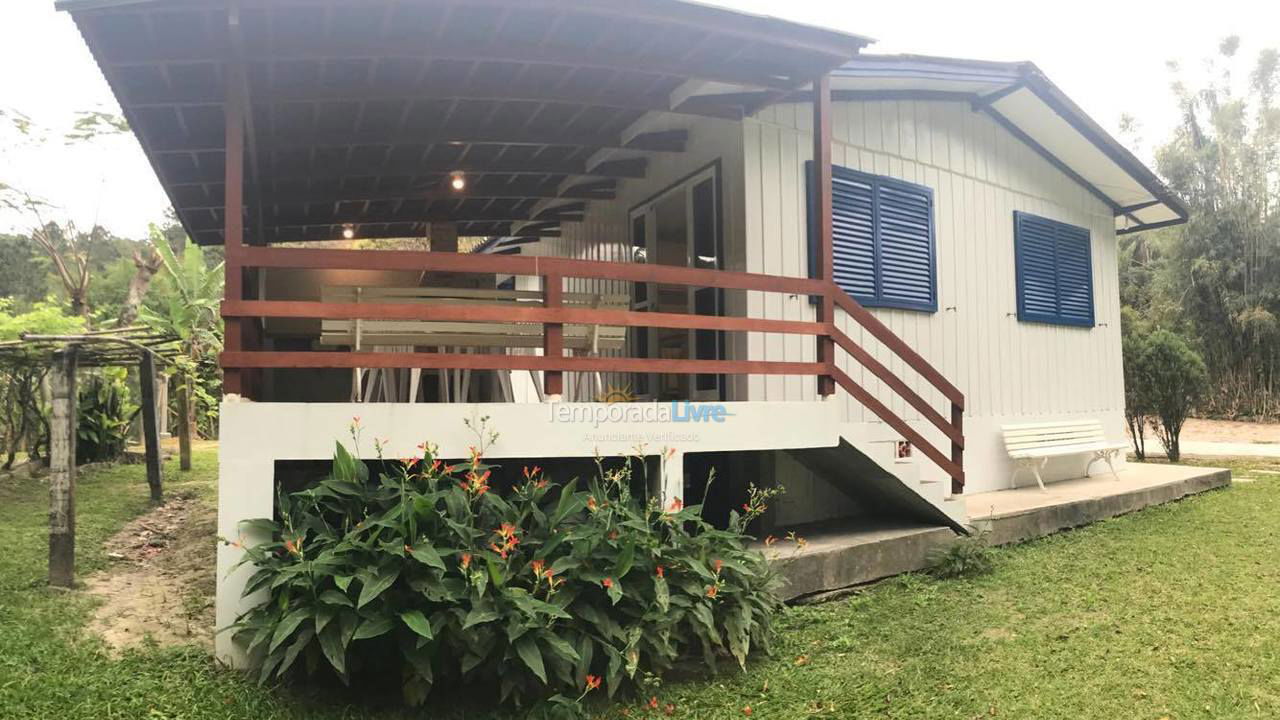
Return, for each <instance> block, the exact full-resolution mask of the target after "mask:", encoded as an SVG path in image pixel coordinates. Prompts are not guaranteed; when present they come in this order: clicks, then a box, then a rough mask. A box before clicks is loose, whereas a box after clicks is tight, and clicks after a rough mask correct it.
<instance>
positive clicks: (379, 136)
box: [151, 128, 688, 154]
mask: <svg viewBox="0 0 1280 720" xmlns="http://www.w3.org/2000/svg"><path fill="white" fill-rule="evenodd" d="M259 139H260V140H263V141H264V142H263V143H262V145H261V147H260V149H261V151H263V152H271V151H273V150H288V149H295V150H297V149H308V148H319V147H339V148H341V147H357V146H359V147H364V146H396V145H415V146H428V145H438V144H450V145H453V144H457V145H467V144H483V145H542V146H555V147H587V148H611V149H616V150H643V151H646V152H684V148H685V142H686V141H687V140H688V133H687V131H685V130H663V131H659V132H653V133H643V134H640V135H637V136H635V137H633V138H631V139H630V140H627V141H625V142H624V141H623V140H622V139H621V138H620V137H619V136H618V135H615V134H604V133H598V134H592V133H583V132H575V131H573V130H571V129H568V128H555V129H536V128H522V129H519V130H495V129H465V128H463V129H457V128H455V129H447V128H446V129H441V128H432V129H424V130H408V131H400V132H394V133H387V132H370V131H351V132H340V131H324V132H301V131H299V132H293V133H290V134H288V135H283V136H282V135H267V136H265V137H260V138H259ZM221 150H223V144H222V142H221V141H219V140H217V139H215V138H207V139H203V140H201V139H193V138H184V139H179V140H169V141H168V142H160V141H158V140H157V139H154V138H153V139H152V142H151V151H152V152H153V153H155V154H173V153H179V154H181V153H192V152H210V151H221Z"/></svg>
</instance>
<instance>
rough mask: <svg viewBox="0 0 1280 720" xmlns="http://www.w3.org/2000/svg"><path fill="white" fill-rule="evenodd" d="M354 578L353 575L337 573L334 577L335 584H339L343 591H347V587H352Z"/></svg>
mask: <svg viewBox="0 0 1280 720" xmlns="http://www.w3.org/2000/svg"><path fill="white" fill-rule="evenodd" d="M352 579H353V577H352V576H351V575H336V576H334V578H333V584H334V585H337V586H338V589H339V590H341V591H342V592H346V591H347V588H349V587H351V581H352Z"/></svg>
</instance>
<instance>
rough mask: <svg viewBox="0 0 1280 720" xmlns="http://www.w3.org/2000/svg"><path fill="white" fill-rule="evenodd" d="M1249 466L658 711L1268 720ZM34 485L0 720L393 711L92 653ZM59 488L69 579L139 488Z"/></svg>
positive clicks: (912, 590)
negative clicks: (1215, 485) (64, 502)
mask: <svg viewBox="0 0 1280 720" xmlns="http://www.w3.org/2000/svg"><path fill="white" fill-rule="evenodd" d="M196 461H197V469H196V471H195V472H193V473H191V474H189V475H187V476H179V477H178V482H171V483H170V485H169V487H170V489H171V490H179V489H186V490H188V491H194V492H199V493H204V494H208V493H211V488H212V479H213V476H214V462H215V457H214V454H213V452H212V451H210V450H205V451H202V452H200V453H198V454H197V457H196ZM1270 467H1273V466H1272V465H1270V464H1268V463H1266V462H1262V461H1251V462H1244V461H1242V462H1238V463H1233V469H1234V470H1235V471H1236V473H1237V477H1244V478H1249V477H1253V478H1256V481H1255V482H1244V483H1240V484H1239V485H1237V486H1236V487H1233V488H1231V489H1229V490H1224V491H1218V492H1213V493H1209V494H1207V495H1204V496H1201V497H1198V498H1195V499H1191V500H1187V501H1184V502H1181V503H1176V504H1173V505H1168V506H1164V507H1160V508H1154V509H1151V510H1147V511H1144V512H1142V513H1139V514H1135V515H1132V516H1129V517H1124V518H1119V519H1115V520H1111V521H1108V522H1104V523H1100V524H1098V525H1095V526H1092V527H1090V528H1087V529H1084V530H1079V531H1076V532H1070V533H1065V534H1062V535H1058V536H1055V537H1052V538H1048V539H1045V540H1041V541H1037V542H1034V543H1029V544H1026V545H1022V546H1018V547H1013V548H1005V549H1000V550H998V551H997V560H998V564H997V568H996V570H995V572H993V573H992V574H990V575H988V576H985V577H982V578H978V579H972V580H961V581H944V582H937V581H933V580H928V579H924V578H921V577H918V576H907V577H903V578H900V579H897V580H892V581H889V582H885V583H882V584H880V585H878V586H876V587H874V588H872V589H870V590H868V591H866V592H864V593H862V594H859V595H857V596H855V597H852V598H849V599H846V600H843V601H838V602H832V603H828V604H824V605H818V606H811V607H805V608H798V609H794V610H791V611H789V613H788V614H787V617H786V618H785V619H784V620H783V621H782V623H781V628H782V633H781V637H780V639H779V643H778V647H777V648H776V654H775V655H774V656H773V657H772V658H766V659H762V660H760V661H758V662H757V663H755V664H754V665H753V667H752V669H751V670H750V671H749V672H748V673H746V674H745V675H743V674H737V673H732V674H725V675H722V676H720V677H717V678H712V679H710V680H689V681H686V682H683V683H669V684H668V685H667V686H666V687H663V688H660V689H658V690H657V691H656V692H657V695H658V697H659V701H660V703H661V704H665V703H668V702H670V703H674V704H675V706H676V711H675V716H676V717H685V718H733V717H742V716H743V711H742V708H743V707H744V706H746V705H750V706H751V708H752V711H753V713H752V715H753V717H757V718H811V717H832V718H858V717H873V718H880V717H885V718H966V719H967V718H978V717H984V718H987V717H1004V718H1107V719H1110V718H1151V719H1152V720H1158V719H1159V718H1165V717H1168V718H1171V719H1174V718H1177V719H1181V718H1224V717H1229V718H1237V717H1241V718H1252V717H1257V718H1273V717H1280V563H1278V562H1277V560H1278V559H1280V474H1278V475H1270V474H1267V473H1262V472H1258V471H1259V470H1260V469H1261V470H1265V469H1268V468H1270ZM1276 469H1278V470H1280V466H1276ZM175 475H176V473H171V475H170V477H173V476H175ZM45 492H46V491H45V488H44V486H43V485H40V484H38V483H37V482H34V481H27V480H22V481H15V480H12V479H3V480H0V544H2V546H3V548H4V552H3V553H0V717H4V718H8V717H13V718H57V719H58V720H73V719H76V718H93V719H95V720H97V719H101V718H130V719H133V718H183V719H197V718H261V719H262V720H272V719H274V718H302V717H307V718H320V719H331V718H333V719H336V718H351V719H357V718H374V717H378V718H388V717H401V716H402V715H400V714H399V713H396V712H389V710H388V708H386V707H385V706H384V707H381V708H373V709H370V708H368V707H367V706H365V709H360V707H359V706H356V705H354V704H353V701H351V700H350V699H349V698H344V697H343V696H332V695H329V696H326V697H324V698H323V699H322V700H316V699H314V693H312V692H311V691H305V690H304V691H302V696H300V695H298V694H294V692H289V691H285V690H281V689H278V688H263V687H259V686H257V685H255V684H253V683H251V682H247V681H245V680H242V679H241V678H240V677H239V676H237V675H236V674H234V673H231V672H227V671H222V670H218V669H216V668H215V666H214V665H213V664H212V662H211V661H209V660H208V659H206V658H205V657H203V656H202V655H201V654H200V653H199V652H198V651H194V650H190V651H176V650H162V649H157V648H149V649H143V650H139V651H135V652H132V653H129V654H128V655H126V656H125V657H124V658H122V659H118V660H116V659H112V658H111V657H110V656H109V655H108V654H107V653H106V652H105V651H104V650H103V648H102V647H101V646H100V644H99V643H97V642H96V641H94V640H92V639H89V638H86V637H85V635H84V632H83V629H82V625H83V623H84V620H85V618H86V616H87V613H88V610H89V601H88V600H86V599H85V598H83V597H82V596H79V595H77V594H67V593H57V592H53V591H49V590H46V589H45V588H44V587H43V579H44V562H45V552H46V549H45V542H46V539H45V534H44V523H45V512H46V496H45ZM79 492H80V494H79V497H78V502H79V512H80V526H79V527H80V549H81V553H80V572H81V573H82V574H84V573H88V572H91V571H92V570H94V569H96V568H100V567H102V565H103V563H104V557H103V556H102V553H101V551H100V550H99V549H98V548H99V546H100V544H101V542H102V540H103V539H104V538H105V537H107V536H108V535H109V534H110V533H111V532H112V531H113V530H114V529H115V528H117V527H119V526H120V525H121V524H123V523H124V522H125V521H126V520H127V519H129V518H130V517H132V516H134V515H135V514H137V513H139V512H141V511H143V510H144V509H145V508H146V487H145V483H144V482H143V480H142V477H141V468H140V467H137V466H132V467H122V468H113V469H108V470H101V471H97V472H92V473H86V474H85V476H83V477H82V480H81V484H80V489H79ZM303 696H306V697H309V698H311V699H303ZM628 704H629V705H630V708H631V713H630V716H631V717H633V718H634V717H645V716H646V713H644V712H642V711H640V710H639V709H638V708H637V702H636V701H635V700H632V701H631V702H630V703H628ZM620 709H621V708H620V707H614V708H610V709H607V710H604V711H602V712H601V717H618V716H620ZM658 715H659V714H655V715H654V716H658ZM403 716H404V717H409V716H417V717H422V716H424V715H423V714H417V715H409V714H404V715H403ZM426 716H427V717H431V715H430V714H427V715H426ZM468 717H475V715H474V714H469V715H468Z"/></svg>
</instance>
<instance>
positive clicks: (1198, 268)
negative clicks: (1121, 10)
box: [1120, 37, 1280, 418]
mask: <svg viewBox="0 0 1280 720" xmlns="http://www.w3.org/2000/svg"><path fill="white" fill-rule="evenodd" d="M1248 62H1249V61H1248V60H1247V59H1246V58H1243V57H1242V56H1241V54H1240V43H1239V41H1238V39H1237V38H1234V37H1232V38H1227V39H1225V40H1224V41H1223V42H1222V43H1221V45H1220V46H1219V52H1218V55H1217V57H1215V58H1214V59H1212V60H1210V61H1209V63H1208V67H1209V70H1210V76H1211V80H1210V81H1209V82H1207V83H1205V84H1204V85H1203V86H1202V87H1191V86H1189V85H1188V84H1187V83H1185V82H1183V81H1182V80H1181V78H1180V69H1179V67H1178V66H1177V65H1176V64H1171V65H1170V68H1171V70H1172V71H1173V73H1174V75H1175V83H1174V85H1173V90H1174V93H1175V96H1176V99H1177V101H1178V104H1179V107H1180V108H1181V111H1182V121H1181V123H1180V124H1179V125H1178V127H1177V128H1176V130H1175V132H1174V134H1173V136H1172V137H1171V138H1169V139H1168V141H1167V142H1165V143H1163V144H1161V145H1160V146H1159V147H1158V148H1157V150H1156V153H1155V157H1156V165H1157V168H1158V170H1159V171H1160V174H1161V175H1163V176H1164V177H1165V178H1166V179H1167V181H1168V184H1169V186H1170V187H1171V189H1172V190H1174V191H1175V192H1176V193H1177V194H1178V195H1179V196H1180V197H1182V198H1184V199H1185V200H1186V201H1187V204H1188V205H1189V207H1190V210H1191V219H1190V222H1188V223H1187V224H1185V225H1182V226H1178V227H1173V228H1166V229H1162V230H1155V231H1151V232H1145V233H1138V234H1135V235H1129V236H1125V237H1123V238H1122V239H1121V240H1120V251H1121V259H1122V265H1121V293H1120V294H1121V299H1122V302H1123V303H1124V304H1125V305H1127V306H1129V307H1132V308H1133V309H1134V310H1135V311H1136V312H1137V314H1138V315H1139V316H1141V317H1142V318H1143V319H1144V321H1145V322H1146V323H1148V324H1149V325H1150V326H1151V327H1156V328H1164V329H1167V330H1170V331H1173V332H1176V333H1178V334H1180V335H1182V336H1183V337H1186V338H1190V339H1191V342H1192V344H1193V345H1194V348H1195V349H1197V350H1198V351H1199V353H1200V354H1201V356H1202V358H1203V360H1204V363H1205V365H1206V369H1207V372H1208V377H1209V384H1208V388H1207V391H1206V394H1205V396H1204V398H1203V400H1202V402H1201V410H1202V411H1203V412H1206V413H1208V414H1211V415H1219V416H1227V417H1239V416H1257V417H1270V418H1274V417H1277V416H1280V106H1278V105H1277V103H1276V100H1277V92H1278V91H1280V54H1278V53H1277V52H1276V50H1274V49H1267V50H1263V51H1261V52H1260V53H1258V54H1257V56H1256V58H1255V59H1254V60H1253V61H1252V63H1250V64H1249V65H1247V66H1246V72H1245V73H1242V72H1241V66H1242V65H1244V64H1245V63H1248ZM1242 74H1243V75H1245V76H1247V79H1248V80H1247V83H1237V82H1235V80H1234V78H1235V77H1237V76H1241V75H1242ZM1240 88H1244V91H1243V92H1241V91H1240Z"/></svg>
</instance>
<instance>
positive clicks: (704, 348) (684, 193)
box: [630, 167, 724, 401]
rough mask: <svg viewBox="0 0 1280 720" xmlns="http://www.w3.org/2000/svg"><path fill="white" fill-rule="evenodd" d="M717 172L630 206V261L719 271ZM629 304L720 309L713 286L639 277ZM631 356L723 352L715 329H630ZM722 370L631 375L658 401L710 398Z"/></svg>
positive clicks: (715, 355)
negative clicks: (648, 279)
mask: <svg viewBox="0 0 1280 720" xmlns="http://www.w3.org/2000/svg"><path fill="white" fill-rule="evenodd" d="M717 182H718V178H717V175H716V170H715V168H714V167H711V168H708V169H707V170H704V171H702V172H700V173H698V174H697V175H694V176H693V177H691V178H688V179H686V180H685V181H683V182H681V183H679V184H678V185H675V186H673V187H671V188H668V189H667V190H665V191H663V192H662V193H661V194H659V195H657V196H655V197H654V198H652V199H651V200H649V201H648V202H646V203H644V204H642V205H641V206H639V207H637V208H635V209H634V210H633V211H632V213H631V218H630V221H631V246H632V254H633V260H635V261H636V262H649V263H654V264H657V265H672V266H679V267H693V268H702V269H709V270H718V269H720V267H721V258H720V245H721V243H720V236H719V230H720V228H719V224H720V218H719V204H718V202H717V198H718V197H719V191H718V187H717ZM632 293H633V294H632V309H634V310H637V311H644V312H648V311H653V312H667V313H684V314H690V313H692V314H698V315H719V314H720V313H721V310H722V306H723V292H722V291H721V290H719V289H718V288H711V287H691V286H687V285H665V284H661V283H637V284H636V285H635V287H634V289H633V291H632ZM632 350H633V353H634V354H635V356H636V357H657V358H664V359H673V360H682V359H690V358H696V359H701V360H716V359H721V358H723V357H724V338H723V333H722V332H719V331H716V330H681V329H675V328H636V329H635V330H634V331H633V334H632ZM722 388H723V380H722V376H720V375H716V374H699V375H670V374H656V373H651V374H647V375H640V376H638V377H637V378H636V381H635V385H634V390H635V393H636V395H637V396H638V397H643V398H647V399H656V400H697V401H714V400H720V399H722V398H723V395H722Z"/></svg>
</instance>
